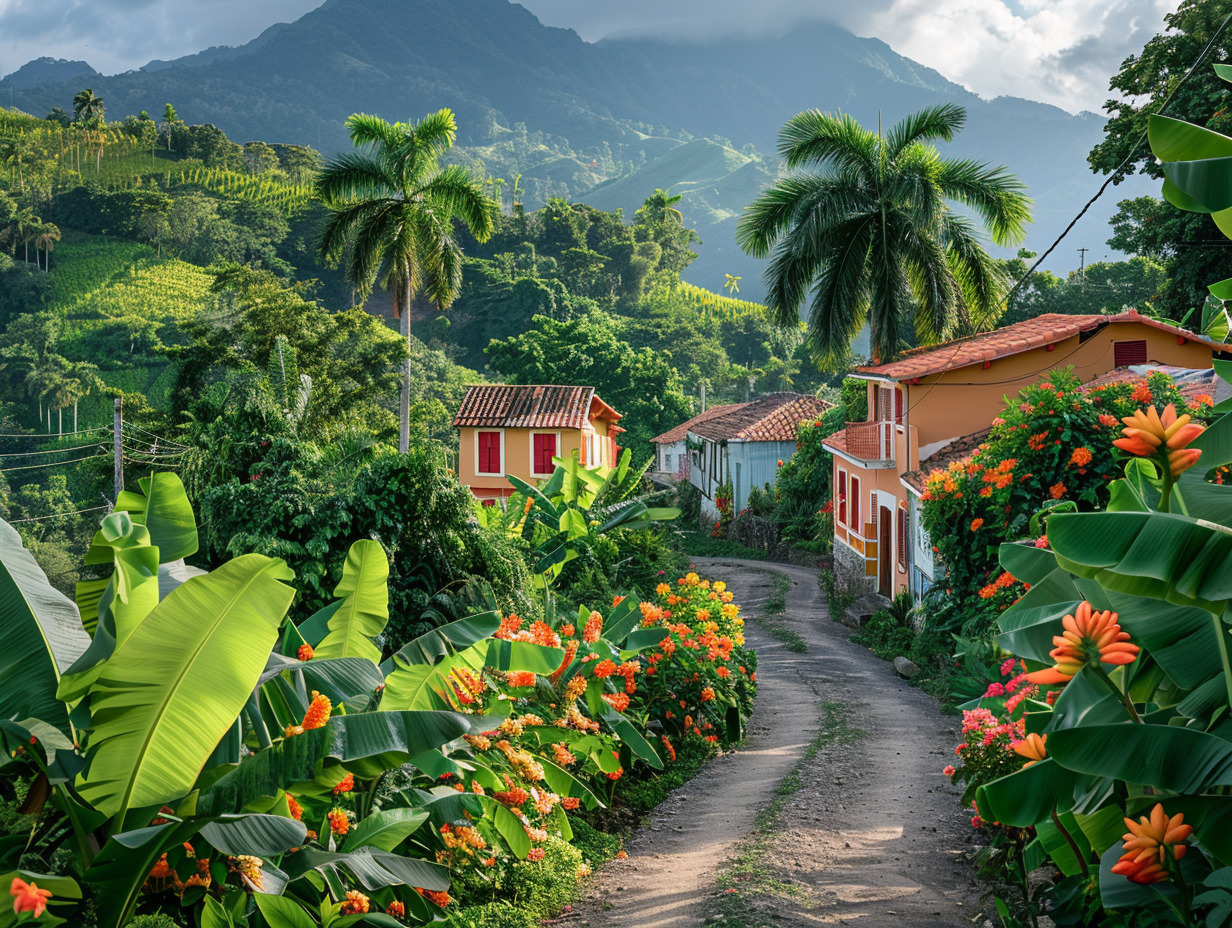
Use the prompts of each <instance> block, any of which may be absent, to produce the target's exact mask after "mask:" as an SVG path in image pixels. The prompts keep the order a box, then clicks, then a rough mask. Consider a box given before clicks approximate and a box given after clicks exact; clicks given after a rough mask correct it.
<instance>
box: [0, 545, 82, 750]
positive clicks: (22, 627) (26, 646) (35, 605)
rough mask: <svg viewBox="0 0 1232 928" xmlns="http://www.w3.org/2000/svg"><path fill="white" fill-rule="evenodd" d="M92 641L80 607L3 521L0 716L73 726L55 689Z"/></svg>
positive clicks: (63, 728)
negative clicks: (57, 587) (60, 590)
mask: <svg viewBox="0 0 1232 928" xmlns="http://www.w3.org/2000/svg"><path fill="white" fill-rule="evenodd" d="M89 646H90V636H89V635H87V634H86V631H85V629H84V628H83V627H82V625H81V619H80V617H79V615H78V612H77V607H76V606H75V605H74V604H73V602H72V601H71V600H70V599H69V598H68V597H66V596H64V595H63V594H62V593H60V592H59V591H58V590H57V589H56V588H55V587H53V586H52V585H51V584H50V583H48V582H47V575H46V574H44V573H43V571H42V570H41V569H40V568H39V566H38V563H37V562H36V561H35V560H34V556H33V555H32V554H30V552H29V551H27V550H26V549H25V547H24V546H23V545H22V543H21V536H20V535H19V534H17V530H16V529H15V528H13V527H12V526H11V525H9V524H8V523H7V522H3V521H0V717H3V718H38V719H42V720H43V721H45V722H48V723H49V724H51V725H53V726H55V727H56V728H57V729H59V730H60V731H63V732H67V731H69V730H70V729H69V722H68V709H67V707H66V706H65V705H64V703H63V702H61V701H60V700H59V699H57V698H56V689H57V688H58V687H59V685H60V678H61V674H63V673H65V672H66V671H68V669H69V668H70V667H71V666H72V665H73V664H74V663H75V662H76V661H77V659H78V658H80V657H81V655H82V654H84V653H85V651H86V649H87V648H88V647H89Z"/></svg>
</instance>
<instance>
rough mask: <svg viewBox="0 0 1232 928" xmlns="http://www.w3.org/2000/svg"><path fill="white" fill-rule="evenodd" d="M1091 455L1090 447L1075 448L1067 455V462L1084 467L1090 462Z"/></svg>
mask: <svg viewBox="0 0 1232 928" xmlns="http://www.w3.org/2000/svg"><path fill="white" fill-rule="evenodd" d="M1091 457H1092V455H1091V449H1089V448H1085V447H1083V448H1075V449H1074V453H1073V454H1071V455H1070V456H1069V462H1070V463H1071V464H1074V465H1077V466H1078V467H1086V466H1087V465H1088V464H1090V463H1091Z"/></svg>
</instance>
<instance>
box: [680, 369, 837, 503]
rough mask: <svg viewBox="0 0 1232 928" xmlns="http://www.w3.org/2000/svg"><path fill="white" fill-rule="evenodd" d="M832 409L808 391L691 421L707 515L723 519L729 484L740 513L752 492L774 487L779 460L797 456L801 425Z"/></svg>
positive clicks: (693, 471)
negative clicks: (722, 491)
mask: <svg viewBox="0 0 1232 928" xmlns="http://www.w3.org/2000/svg"><path fill="white" fill-rule="evenodd" d="M832 405H833V404H832V403H827V402H826V401H825V400H822V399H818V398H817V397H815V396H810V395H807V394H802V393H771V394H769V395H767V396H763V397H760V398H759V399H755V400H753V401H751V402H748V403H736V404H734V405H731V406H726V407H723V408H722V411H721V412H719V413H716V414H714V415H711V416H706V415H704V414H703V415H701V416H697V417H695V418H694V419H692V420H690V421H689V422H688V423H686V425H687V428H686V430H685V441H686V444H687V446H688V455H689V482H690V483H692V484H693V485H694V486H695V487H697V488H698V489H699V490H701V493H702V515H703V516H705V517H708V518H710V519H717V518H718V517H719V507H718V504H717V503H716V501H715V500H716V497H717V496H718V495H719V493H718V490H719V488H720V487H722V486H723V485H724V484H730V485H731V492H732V501H733V506H734V508H735V511H736V512H739V511H740V510H742V509H744V508H745V507H747V506H748V502H749V491H750V490H751V489H752V488H753V487H760V486H764V485H765V484H767V483H773V482H774V478H775V475H776V474H777V473H778V468H779V462H780V461H789V460H791V458H792V457H793V456H794V455H795V453H796V435H797V432H798V431H799V429H800V423H802V422H812V421H815V420H817V419H820V418H821V416H822V414H823V413H824V412H825V411H826V410H827V409H829V408H831V406H832ZM667 434H669V435H670V434H671V433H670V432H669V433H667Z"/></svg>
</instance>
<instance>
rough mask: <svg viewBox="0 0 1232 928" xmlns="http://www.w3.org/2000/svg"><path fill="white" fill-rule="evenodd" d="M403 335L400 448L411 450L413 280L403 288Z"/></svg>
mask: <svg viewBox="0 0 1232 928" xmlns="http://www.w3.org/2000/svg"><path fill="white" fill-rule="evenodd" d="M399 321H400V322H401V323H402V337H403V338H404V339H406V352H407V354H406V366H405V368H403V371H402V395H401V397H399V403H398V450H399V451H401V452H402V453H403V454H407V453H408V452H409V451H410V450H411V282H410V280H407V282H406V284H405V285H404V287H403V290H402V313H401V318H400V320H399Z"/></svg>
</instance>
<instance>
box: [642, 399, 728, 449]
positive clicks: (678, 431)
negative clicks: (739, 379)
mask: <svg viewBox="0 0 1232 928" xmlns="http://www.w3.org/2000/svg"><path fill="white" fill-rule="evenodd" d="M745 405H746V404H745V403H728V404H726V405H723V404H720V405H718V406H711V407H710V408H709V409H707V410H705V411H704V412H700V413H698V414H697V415H696V416H694V417H693V418H692V419H689V420H688V421H687V422H681V423H680V424H679V425H678V426H676V427H675V428H674V429H668V430H667V431H666V432H664V433H663V434H662V435H656V436H655V437H654V438H652V439H650V440H651V441H652V442H654V443H655V444H659V445H672V444H675V443H676V442H678V441H684V440H685V438H686V436H687V435H688V433H689V431H690V430H691V429H692V428H693V426H694V425H696V424H698V423H699V422H707V421H709V420H710V419H713V418H715V417H716V416H722V415H725V414H727V413H729V412H731V411H732V410H735V409H741V408H743V407H744V406H745Z"/></svg>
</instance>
